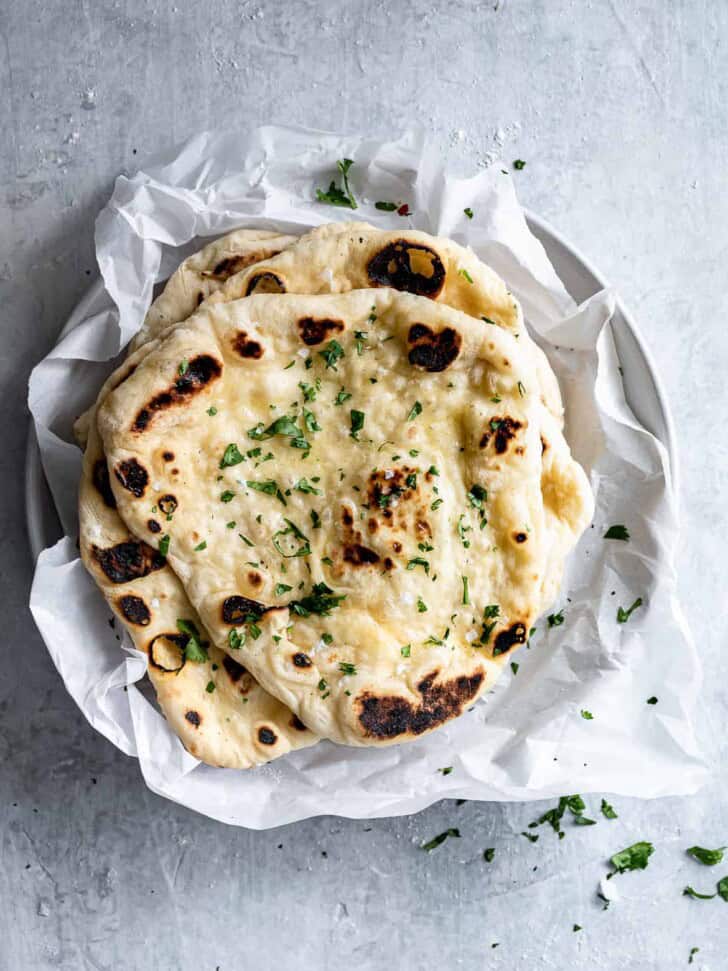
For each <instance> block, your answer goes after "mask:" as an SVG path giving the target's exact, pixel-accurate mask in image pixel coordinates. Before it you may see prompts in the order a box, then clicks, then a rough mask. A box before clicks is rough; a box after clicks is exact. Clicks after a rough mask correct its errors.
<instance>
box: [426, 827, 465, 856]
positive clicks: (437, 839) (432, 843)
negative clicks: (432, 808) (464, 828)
mask: <svg viewBox="0 0 728 971" xmlns="http://www.w3.org/2000/svg"><path fill="white" fill-rule="evenodd" d="M449 836H450V837H455V838H457V839H459V838H460V830H459V829H456V828H453V827H451V828H450V829H446V830H445V832H444V833H440V834H439V835H437V836H433V838H432V839H431V840H428V842H427V843H423V844H422V845H421V847H420V849H421V850H426V851H427V852H428V853H429V852H430V851H431V850H434V849H437V847H438V846H441V845H442V844H443V843H444V842H445V840H446V839H447V838H448V837H449Z"/></svg>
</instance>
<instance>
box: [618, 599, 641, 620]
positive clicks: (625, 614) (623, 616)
mask: <svg viewBox="0 0 728 971" xmlns="http://www.w3.org/2000/svg"><path fill="white" fill-rule="evenodd" d="M641 606H642V597H637V599H636V600H635V602H634V603H633V604H632V605H631V606H630V607H627V609H626V610H625V609H624V607H617V623H618V624H626V623H627V621H628V620H629V618H630V617H631V616H632V613H633V612H634V611H635V610H637V608H638V607H641Z"/></svg>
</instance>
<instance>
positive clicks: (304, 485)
mask: <svg viewBox="0 0 728 971" xmlns="http://www.w3.org/2000/svg"><path fill="white" fill-rule="evenodd" d="M293 488H294V489H295V490H296V492H304V493H306V494H307V495H312V496H320V495H322V492H321V490H320V489H317V488H316V486H313V485H311V483H310V482H309V481H308V479H299V480H298V482H297V483H296V484H295V485H294V487H293Z"/></svg>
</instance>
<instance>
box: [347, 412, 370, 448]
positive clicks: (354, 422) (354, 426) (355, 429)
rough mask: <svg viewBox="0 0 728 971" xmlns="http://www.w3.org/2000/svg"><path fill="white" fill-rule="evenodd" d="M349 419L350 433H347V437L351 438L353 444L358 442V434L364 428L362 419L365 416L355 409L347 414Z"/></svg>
mask: <svg viewBox="0 0 728 971" xmlns="http://www.w3.org/2000/svg"><path fill="white" fill-rule="evenodd" d="M349 417H350V419H351V431H350V432H349V437H350V438H353V439H354V441H355V442H358V441H359V432H360V431H361V430H362V428H363V427H364V419H365V418H366V415H365V414H364V412H363V411H357V410H356V408H352V409H351V411H350V412H349Z"/></svg>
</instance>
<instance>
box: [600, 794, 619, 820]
mask: <svg viewBox="0 0 728 971" xmlns="http://www.w3.org/2000/svg"><path fill="white" fill-rule="evenodd" d="M600 808H601V810H602V816H604V818H605V819H618V818H619V817H618V816H617V813H616V812H615V809H614V806H611V805H610V804H609V803H608V802H607V800H606V799H602V805H601V807H600Z"/></svg>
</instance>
